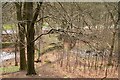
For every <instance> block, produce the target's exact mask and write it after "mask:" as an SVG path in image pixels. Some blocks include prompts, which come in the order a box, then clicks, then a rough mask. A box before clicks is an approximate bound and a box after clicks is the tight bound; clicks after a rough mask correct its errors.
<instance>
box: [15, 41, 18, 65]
mask: <svg viewBox="0 0 120 80" xmlns="http://www.w3.org/2000/svg"><path fill="white" fill-rule="evenodd" d="M17 51H18V47H17V39H16V40H15V66H18V61H17Z"/></svg>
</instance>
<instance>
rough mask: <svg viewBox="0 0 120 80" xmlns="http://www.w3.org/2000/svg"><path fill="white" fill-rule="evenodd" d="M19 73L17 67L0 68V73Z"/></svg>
mask: <svg viewBox="0 0 120 80" xmlns="http://www.w3.org/2000/svg"><path fill="white" fill-rule="evenodd" d="M16 71H19V66H9V67H1V68H0V72H2V73H10V72H16Z"/></svg>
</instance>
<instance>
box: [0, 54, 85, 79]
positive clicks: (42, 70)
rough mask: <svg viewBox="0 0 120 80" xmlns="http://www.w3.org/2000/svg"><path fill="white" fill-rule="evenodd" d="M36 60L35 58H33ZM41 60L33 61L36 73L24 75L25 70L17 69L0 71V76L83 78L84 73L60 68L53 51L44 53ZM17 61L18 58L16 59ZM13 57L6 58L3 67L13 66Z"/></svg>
mask: <svg viewBox="0 0 120 80" xmlns="http://www.w3.org/2000/svg"><path fill="white" fill-rule="evenodd" d="M35 60H36V59H35ZM45 60H49V61H51V63H46V62H45ZM41 61H42V62H39V63H36V62H35V70H36V72H37V75H33V76H26V71H17V72H11V73H2V75H0V78H31V77H32V78H85V77H83V76H84V75H83V74H84V73H82V72H79V71H78V73H79V74H78V73H72V72H71V73H70V72H67V71H66V70H65V69H63V68H61V67H60V66H59V65H58V64H59V63H58V62H57V61H56V57H55V53H54V54H53V53H52V52H50V53H49V54H45V55H43V56H42V57H41ZM18 62H19V60H18ZM14 64H15V62H14V59H10V60H6V61H4V62H3V63H2V65H3V66H4V67H8V66H14Z"/></svg>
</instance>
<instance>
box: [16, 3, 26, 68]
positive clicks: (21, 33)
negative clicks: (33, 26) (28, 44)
mask: <svg viewBox="0 0 120 80" xmlns="http://www.w3.org/2000/svg"><path fill="white" fill-rule="evenodd" d="M15 5H16V9H17V20H18V21H22V9H21V8H22V3H20V4H18V3H15ZM18 29H19V50H20V70H26V57H25V46H24V44H25V33H24V32H25V31H24V25H23V23H20V22H18Z"/></svg>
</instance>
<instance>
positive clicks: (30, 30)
mask: <svg viewBox="0 0 120 80" xmlns="http://www.w3.org/2000/svg"><path fill="white" fill-rule="evenodd" d="M25 4H26V19H27V75H32V74H36V72H35V67H34V50H35V48H34V42H31V41H33V40H34V34H35V30H34V25H33V26H32V23H31V21H32V18H33V2H25Z"/></svg>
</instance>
